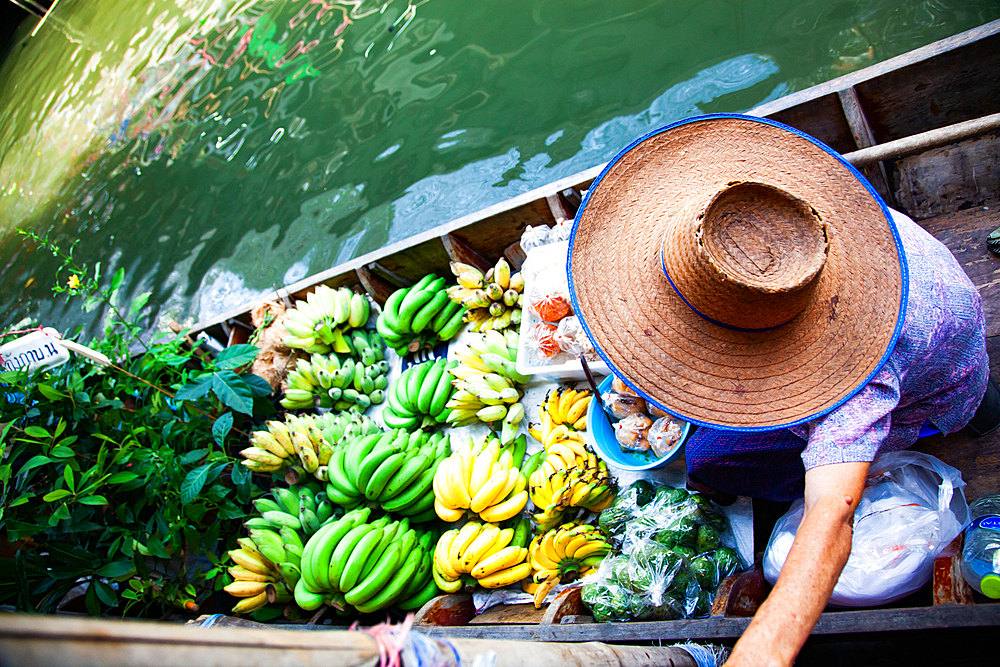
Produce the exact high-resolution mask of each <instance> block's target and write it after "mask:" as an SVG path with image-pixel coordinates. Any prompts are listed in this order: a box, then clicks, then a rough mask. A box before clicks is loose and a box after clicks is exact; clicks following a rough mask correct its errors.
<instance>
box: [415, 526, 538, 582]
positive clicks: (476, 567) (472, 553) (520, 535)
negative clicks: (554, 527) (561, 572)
mask: <svg viewBox="0 0 1000 667" xmlns="http://www.w3.org/2000/svg"><path fill="white" fill-rule="evenodd" d="M530 537H531V524H530V523H529V522H528V520H527V519H526V518H521V519H518V520H517V521H515V523H514V525H513V526H510V527H507V528H502V529H501V528H500V526H498V525H496V524H494V523H480V522H479V521H469V522H468V523H466V524H465V525H464V526H462V528H461V529H458V528H453V529H451V530H449V531H446V532H445V533H444V534H442V535H441V537H440V538H439V539H438V542H437V546H436V547H435V549H434V570H433V572H434V579H435V581H436V582H437V585H438V588H440V589H441V590H442V591H444V592H445V593H455V592H457V591H459V590H461V589H462V588H463V587H468V586H471V585H473V584H479V585H480V586H482V587H483V588H502V587H504V586H510V585H511V584H516V583H517V582H519V581H521V580H522V579H525V578H527V577H528V575H530V574H531V565H530V564H529V563H528V562H527V560H526V558H527V556H528V549H527V545H528V540H529V539H530Z"/></svg>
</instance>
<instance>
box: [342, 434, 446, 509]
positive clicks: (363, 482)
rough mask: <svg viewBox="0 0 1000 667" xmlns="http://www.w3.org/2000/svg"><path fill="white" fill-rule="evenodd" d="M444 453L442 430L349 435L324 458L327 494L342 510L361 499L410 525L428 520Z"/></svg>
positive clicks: (444, 442)
mask: <svg viewBox="0 0 1000 667" xmlns="http://www.w3.org/2000/svg"><path fill="white" fill-rule="evenodd" d="M448 452H449V444H448V439H447V437H446V436H445V435H444V434H443V433H435V434H433V435H428V434H427V433H424V432H423V431H414V432H413V433H408V432H407V431H405V430H403V429H397V430H395V431H390V432H388V433H376V434H372V435H368V436H365V437H361V438H355V439H353V440H351V441H349V442H347V443H345V444H344V445H343V446H341V447H339V448H337V450H336V451H335V452H334V453H333V456H332V458H331V459H330V464H329V465H328V466H327V476H328V482H327V485H326V494H327V497H328V498H330V499H331V501H332V502H334V503H336V504H338V505H340V506H342V507H345V508H348V509H351V508H354V507H357V506H359V505H361V504H363V503H366V504H368V505H369V506H372V507H374V506H378V507H381V508H382V509H383V510H384V511H386V512H390V513H392V514H397V515H400V516H404V517H408V518H409V519H410V521H412V522H413V523H423V522H425V521H430V520H432V519H434V517H435V512H434V488H433V483H434V474H435V472H436V471H437V468H438V465H439V464H440V463H441V461H443V460H444V459H445V457H447V456H448Z"/></svg>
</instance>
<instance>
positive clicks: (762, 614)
mask: <svg viewBox="0 0 1000 667" xmlns="http://www.w3.org/2000/svg"><path fill="white" fill-rule="evenodd" d="M867 474H868V464H867V463H835V464H831V465H825V466H820V467H818V468H813V469H812V470H808V471H806V488H805V513H804V515H803V517H802V523H801V524H800V525H799V529H798V531H797V532H796V535H795V542H794V543H793V544H792V549H791V551H790V552H789V554H788V558H787V559H786V560H785V564H784V566H783V567H782V568H781V575H780V576H779V577H778V581H777V583H776V584H775V586H774V590H772V591H771V594H770V595H769V596H768V598H767V600H766V601H765V602H764V604H763V605H761V607H760V609H759V610H758V611H757V614H756V615H755V616H754V618H753V621H751V622H750V626H749V627H748V628H747V629H746V631H745V632H744V633H743V636H742V637H740V640H739V641H738V642H736V646H735V647H733V652H732V655H730V657H729V660H728V661H727V662H726V665H733V666H735V665H791V664H792V662H793V661H794V660H795V656H797V655H798V653H799V651H800V650H801V649H802V645H803V644H804V643H805V641H806V639H807V638H808V637H809V633H810V632H812V628H813V626H814V625H816V621H817V620H819V615H820V614H821V613H822V612H823V609H824V608H825V607H826V603H827V602H828V601H829V600H830V594H831V593H832V592H833V587H834V586H835V585H836V584H837V579H838V578H839V577H840V572H841V570H843V569H844V565H845V564H846V563H847V558H848V556H850V554H851V534H852V530H853V528H852V522H853V518H854V510H855V509H857V506H858V502H859V501H860V500H861V492H862V491H863V490H864V487H865V478H866V476H867Z"/></svg>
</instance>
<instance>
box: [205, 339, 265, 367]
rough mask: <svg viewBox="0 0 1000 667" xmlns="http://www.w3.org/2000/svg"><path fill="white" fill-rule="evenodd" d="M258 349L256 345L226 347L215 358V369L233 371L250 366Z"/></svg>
mask: <svg viewBox="0 0 1000 667" xmlns="http://www.w3.org/2000/svg"><path fill="white" fill-rule="evenodd" d="M258 352H260V348H258V347H257V346H256V345H233V346H232V347H227V348H226V349H224V350H223V351H222V352H219V355H218V356H217V357H216V358H215V367H216V368H218V369H220V370H235V369H237V368H242V367H243V366H246V365H247V364H252V363H253V361H254V359H256V358H257V353H258Z"/></svg>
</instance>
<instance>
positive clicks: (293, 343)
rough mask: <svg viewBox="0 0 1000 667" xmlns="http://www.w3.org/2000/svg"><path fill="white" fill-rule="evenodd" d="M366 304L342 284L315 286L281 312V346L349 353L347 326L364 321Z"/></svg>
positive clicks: (362, 323)
mask: <svg viewBox="0 0 1000 667" xmlns="http://www.w3.org/2000/svg"><path fill="white" fill-rule="evenodd" d="M369 308H370V304H369V301H368V297H367V296H365V295H364V294H356V293H354V292H352V291H351V290H350V289H348V288H346V287H341V288H340V289H336V290H334V289H331V288H330V287H327V286H326V285H317V286H316V289H315V290H313V291H312V292H310V293H309V294H307V295H306V298H305V299H300V300H299V301H297V302H296V304H295V307H294V308H290V309H289V310H287V311H285V318H284V320H283V321H282V325H283V326H284V327H285V329H286V330H287V331H288V334H289V335H288V336H285V337H284V339H283V341H284V343H285V345H287V346H288V347H290V348H293V349H297V350H304V351H306V352H308V353H310V354H313V353H318V354H328V353H329V352H331V351H332V352H337V353H339V354H349V353H350V352H351V347H350V344H349V343H348V342H347V341H346V340H345V333H346V332H347V330H349V329H356V328H359V327H363V326H364V325H365V323H366V322H367V321H368V313H369Z"/></svg>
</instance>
